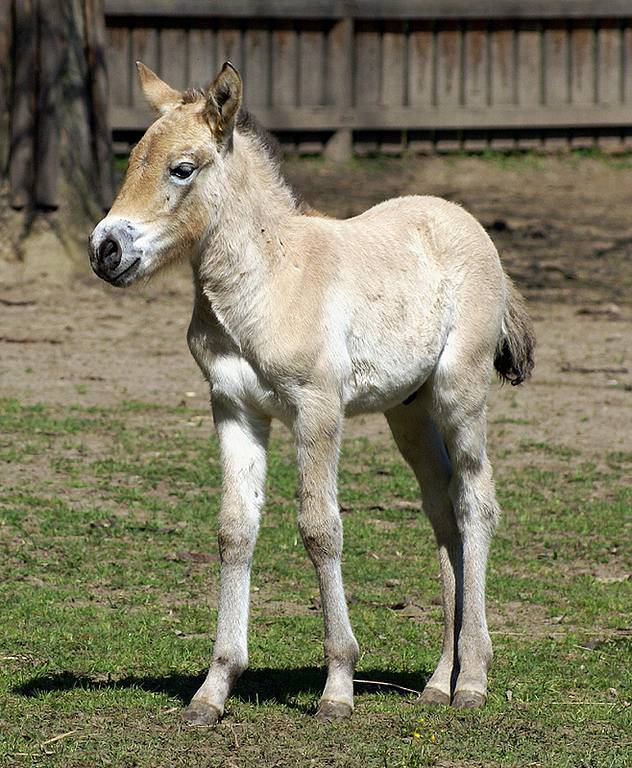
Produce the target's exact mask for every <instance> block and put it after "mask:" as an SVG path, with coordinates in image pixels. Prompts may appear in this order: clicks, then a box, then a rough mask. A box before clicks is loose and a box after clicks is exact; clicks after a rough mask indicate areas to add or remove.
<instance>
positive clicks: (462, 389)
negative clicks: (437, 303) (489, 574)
mask: <svg viewBox="0 0 632 768" xmlns="http://www.w3.org/2000/svg"><path fill="white" fill-rule="evenodd" d="M477 351H479V350H477ZM490 374H491V359H490V360H489V361H486V360H485V359H484V357H482V356H480V351H479V354H472V355H469V354H468V350H467V348H466V347H465V345H462V348H457V345H456V344H455V345H454V348H453V349H451V350H450V353H449V354H447V355H446V357H445V358H444V359H443V360H442V361H440V362H439V365H438V366H437V370H436V372H435V374H434V376H433V379H432V380H431V381H430V382H429V385H430V386H431V388H432V414H433V418H434V419H435V420H436V422H437V425H438V427H439V429H440V431H441V434H442V436H443V439H444V440H445V444H446V447H447V452H448V455H449V456H450V461H451V463H452V477H451V479H450V485H449V494H450V499H451V501H452V507H453V510H454V518H455V520H456V524H457V527H458V530H459V533H460V535H461V542H462V572H461V573H459V572H458V571H456V596H457V612H458V602H459V593H460V595H461V600H462V607H461V611H460V613H461V616H460V628H459V627H458V626H457V631H458V637H457V638H456V645H457V654H458V677H457V678H456V682H455V685H454V692H453V696H452V705H453V706H455V707H476V706H481V705H482V704H484V703H485V701H486V698H487V670H488V668H489V665H490V663H491V660H492V644H491V640H490V637H489V632H488V631H487V619H486V615H485V575H486V570H487V557H488V553H489V545H490V542H491V538H492V535H493V533H494V529H495V527H496V523H497V520H498V517H499V509H498V504H497V502H496V494H495V490H494V482H493V479H492V469H491V465H490V463H489V459H488V458H487V450H486V431H487V414H486V403H487V394H488V390H489V380H490ZM458 623H459V622H458V621H457V625H458ZM455 671H456V670H455Z"/></svg>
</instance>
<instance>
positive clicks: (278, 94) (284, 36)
mask: <svg viewBox="0 0 632 768" xmlns="http://www.w3.org/2000/svg"><path fill="white" fill-rule="evenodd" d="M297 54H298V46H297V34H296V32H295V30H294V29H293V27H292V25H291V24H290V23H283V24H282V25H279V26H277V28H276V29H274V30H273V32H272V104H273V106H275V107H287V108H292V107H295V106H296V104H297V77H296V76H297V72H298V56H297ZM282 143H283V146H284V147H285V149H286V150H288V151H292V152H293V151H295V150H296V145H295V143H294V142H291V141H288V140H287V139H286V140H284V141H283V142H282Z"/></svg>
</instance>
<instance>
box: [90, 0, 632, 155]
mask: <svg viewBox="0 0 632 768" xmlns="http://www.w3.org/2000/svg"><path fill="white" fill-rule="evenodd" d="M105 7H106V23H107V33H108V46H109V52H108V68H109V76H110V89H111V121H112V125H113V127H114V131H115V138H118V139H125V140H128V139H131V138H133V137H134V136H135V135H137V134H138V133H139V132H140V131H141V130H143V129H144V128H145V127H146V126H147V125H148V123H149V122H150V120H151V113H150V112H149V111H148V110H147V108H146V107H145V104H144V101H143V98H142V94H141V93H140V92H139V88H138V85H137V83H136V73H135V67H134V61H135V60H137V59H140V60H142V61H143V62H144V63H146V64H147V65H148V66H150V67H151V68H153V69H155V70H156V71H157V72H158V73H159V74H160V75H161V76H162V77H164V78H165V79H166V80H167V81H168V82H169V83H170V84H172V85H174V86H176V87H185V86H190V85H201V84H204V83H206V82H208V81H209V80H210V79H211V78H212V76H213V75H214V73H215V72H216V71H217V70H218V69H219V67H220V66H221V64H222V62H223V61H225V60H226V59H229V60H230V61H231V62H233V63H234V64H235V65H236V66H237V67H238V68H239V70H240V71H241V73H242V76H243V78H244V83H245V101H246V105H247V106H248V107H249V108H250V109H251V110H252V111H253V112H254V113H255V114H256V115H257V117H258V118H259V119H260V121H261V122H262V123H263V124H264V125H265V126H267V127H268V128H270V129H272V130H274V131H275V132H276V133H277V134H278V135H279V136H280V138H281V140H282V142H283V143H284V144H286V145H287V147H288V148H289V149H294V150H296V151H299V152H310V153H311V152H321V151H324V152H325V153H327V154H329V155H330V156H333V157H346V156H348V155H349V154H350V153H351V152H352V151H354V150H355V151H356V152H359V153H363V152H364V153H366V152H368V151H382V152H400V151H402V150H404V149H408V150H412V151H420V152H427V151H435V150H439V151H450V150H458V149H465V150H468V151H476V150H484V149H486V148H488V147H491V148H498V149H513V148H538V149H541V148H544V149H562V148H567V147H569V146H573V147H587V146H593V145H594V144H595V143H598V144H600V145H603V146H606V147H610V148H612V149H615V150H616V149H627V148H632V0H417V1H415V0H388V1H385V0H355V2H354V1H351V0H274V1H273V0H217V1H214V0H208V1H204V0H181V1H180V2H170V1H169V0H106V2H105Z"/></svg>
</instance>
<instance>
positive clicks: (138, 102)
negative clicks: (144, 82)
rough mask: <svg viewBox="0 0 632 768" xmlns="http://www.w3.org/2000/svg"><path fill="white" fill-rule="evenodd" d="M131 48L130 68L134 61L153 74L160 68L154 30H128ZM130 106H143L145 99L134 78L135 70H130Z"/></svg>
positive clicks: (142, 28)
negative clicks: (140, 63) (152, 71)
mask: <svg viewBox="0 0 632 768" xmlns="http://www.w3.org/2000/svg"><path fill="white" fill-rule="evenodd" d="M130 35H131V46H132V62H131V63H132V66H133V65H134V62H136V61H142V62H143V64H144V65H145V66H147V67H149V68H150V69H153V70H154V72H157V71H158V70H159V68H160V62H159V61H158V32H157V30H156V29H151V28H148V27H135V28H134V29H132V30H130ZM131 88H132V105H133V106H135V107H144V106H145V103H146V102H145V97H144V96H143V92H142V90H141V87H140V83H139V82H138V77H137V76H136V69H135V68H134V69H133V70H132V77H131Z"/></svg>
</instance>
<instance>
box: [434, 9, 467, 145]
mask: <svg viewBox="0 0 632 768" xmlns="http://www.w3.org/2000/svg"><path fill="white" fill-rule="evenodd" d="M436 46H437V48H436V66H437V72H436V76H437V80H436V100H437V105H438V106H441V107H443V106H447V107H458V106H459V104H460V103H461V98H462V93H461V88H462V79H461V73H462V62H461V30H460V28H459V25H458V24H457V23H456V22H452V21H446V22H445V23H442V25H441V27H440V28H439V29H438V30H437V41H436ZM460 146H461V144H460V141H459V140H458V139H456V138H455V139H448V138H439V139H437V143H436V147H437V150H438V151H440V152H451V151H454V150H458V149H459V148H460Z"/></svg>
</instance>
